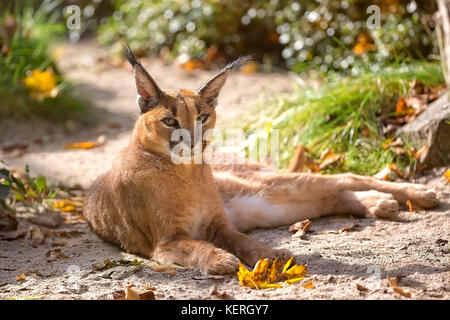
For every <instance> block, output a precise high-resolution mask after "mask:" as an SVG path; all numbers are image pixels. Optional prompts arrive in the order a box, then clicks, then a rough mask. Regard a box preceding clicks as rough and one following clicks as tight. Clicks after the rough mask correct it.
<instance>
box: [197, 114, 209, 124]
mask: <svg viewBox="0 0 450 320" xmlns="http://www.w3.org/2000/svg"><path fill="white" fill-rule="evenodd" d="M208 118H209V114H207V113H204V114H202V115H200V117H198V118H197V120H200V121H201V122H202V123H205V122H206V120H208Z"/></svg>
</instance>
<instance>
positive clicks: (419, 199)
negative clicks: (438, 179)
mask: <svg viewBox="0 0 450 320" xmlns="http://www.w3.org/2000/svg"><path fill="white" fill-rule="evenodd" d="M407 193H408V196H409V198H410V199H409V200H410V201H411V203H412V204H415V205H418V206H419V207H421V208H424V209H429V208H434V207H436V206H437V205H438V204H439V200H438V199H437V193H436V191H435V190H433V189H431V188H427V187H425V186H422V185H420V184H410V185H409V186H408V190H407Z"/></svg>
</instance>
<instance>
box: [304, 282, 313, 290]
mask: <svg viewBox="0 0 450 320" xmlns="http://www.w3.org/2000/svg"><path fill="white" fill-rule="evenodd" d="M302 287H303V288H305V289H309V290H311V289H314V288H315V287H314V283H313V281H312V280H309V281H307V282H305V283H304V284H302Z"/></svg>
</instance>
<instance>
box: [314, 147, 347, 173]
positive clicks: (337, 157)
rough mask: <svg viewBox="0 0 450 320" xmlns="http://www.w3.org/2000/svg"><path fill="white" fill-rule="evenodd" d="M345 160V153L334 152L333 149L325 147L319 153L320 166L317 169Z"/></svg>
mask: <svg viewBox="0 0 450 320" xmlns="http://www.w3.org/2000/svg"><path fill="white" fill-rule="evenodd" d="M344 160H345V155H344V154H342V153H334V150H333V149H326V150H325V151H324V152H322V154H321V155H320V161H321V163H320V166H319V169H320V170H322V169H325V168H326V167H329V166H331V165H340V164H342V163H343V161H344Z"/></svg>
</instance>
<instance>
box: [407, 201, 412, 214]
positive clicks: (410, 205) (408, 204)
mask: <svg viewBox="0 0 450 320" xmlns="http://www.w3.org/2000/svg"><path fill="white" fill-rule="evenodd" d="M406 205H407V206H408V209H409V212H413V206H412V204H411V200H408V201H406Z"/></svg>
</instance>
